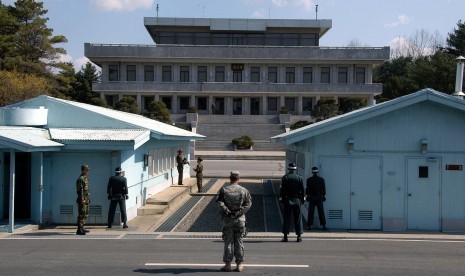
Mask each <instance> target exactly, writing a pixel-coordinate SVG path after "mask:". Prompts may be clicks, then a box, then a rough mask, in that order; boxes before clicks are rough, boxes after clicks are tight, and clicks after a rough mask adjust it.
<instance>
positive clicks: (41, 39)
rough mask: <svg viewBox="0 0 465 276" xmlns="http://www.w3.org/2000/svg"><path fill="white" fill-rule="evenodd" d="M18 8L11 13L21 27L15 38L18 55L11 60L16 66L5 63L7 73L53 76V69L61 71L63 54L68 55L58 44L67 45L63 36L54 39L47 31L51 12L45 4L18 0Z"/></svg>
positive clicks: (51, 33)
mask: <svg viewBox="0 0 465 276" xmlns="http://www.w3.org/2000/svg"><path fill="white" fill-rule="evenodd" d="M14 5H15V6H14V7H12V6H9V7H8V8H7V10H8V11H9V13H10V14H11V15H13V16H14V17H15V18H16V22H17V23H18V26H17V30H16V32H15V36H14V53H9V55H11V56H10V57H9V58H10V59H11V60H12V62H7V63H5V67H6V69H7V70H13V69H15V70H17V71H20V72H24V73H33V74H37V75H49V74H50V72H51V71H52V69H53V68H61V66H62V65H63V64H62V63H61V62H59V61H58V58H59V55H60V54H65V53H66V51H65V49H63V48H60V47H56V46H55V45H56V44H59V43H65V42H67V39H66V37H64V36H62V35H57V36H53V30H52V29H50V28H48V27H47V25H46V24H47V21H48V18H47V17H45V15H46V14H47V12H48V11H47V10H45V9H44V8H43V3H42V2H36V1H34V0H17V1H16V2H15V4H14Z"/></svg>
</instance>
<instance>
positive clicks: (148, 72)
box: [144, 65, 155, 82]
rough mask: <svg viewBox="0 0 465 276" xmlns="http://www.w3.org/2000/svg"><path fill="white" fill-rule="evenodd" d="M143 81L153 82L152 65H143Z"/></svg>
mask: <svg viewBox="0 0 465 276" xmlns="http://www.w3.org/2000/svg"><path fill="white" fill-rule="evenodd" d="M144 81H147V82H154V81H155V74H154V68H153V65H144Z"/></svg>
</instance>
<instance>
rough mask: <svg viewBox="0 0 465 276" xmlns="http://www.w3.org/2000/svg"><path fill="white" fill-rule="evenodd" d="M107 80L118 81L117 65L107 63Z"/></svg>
mask: <svg viewBox="0 0 465 276" xmlns="http://www.w3.org/2000/svg"><path fill="white" fill-rule="evenodd" d="M108 81H119V70H118V65H108Z"/></svg>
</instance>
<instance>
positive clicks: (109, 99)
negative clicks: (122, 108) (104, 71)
mask: <svg viewBox="0 0 465 276" xmlns="http://www.w3.org/2000/svg"><path fill="white" fill-rule="evenodd" d="M105 101H106V102H107V105H109V106H115V104H116V103H117V102H118V96H117V95H105Z"/></svg>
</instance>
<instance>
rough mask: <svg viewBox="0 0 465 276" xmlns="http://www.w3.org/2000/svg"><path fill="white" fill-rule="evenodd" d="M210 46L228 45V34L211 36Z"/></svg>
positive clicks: (213, 34)
mask: <svg viewBox="0 0 465 276" xmlns="http://www.w3.org/2000/svg"><path fill="white" fill-rule="evenodd" d="M211 39H212V40H211V42H212V45H229V36H228V34H217V33H212V34H211Z"/></svg>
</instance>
